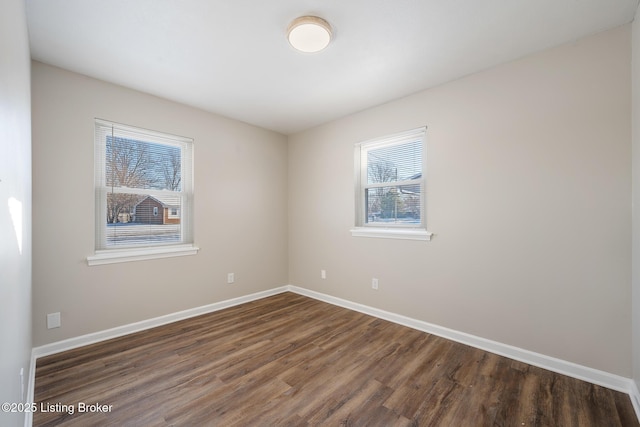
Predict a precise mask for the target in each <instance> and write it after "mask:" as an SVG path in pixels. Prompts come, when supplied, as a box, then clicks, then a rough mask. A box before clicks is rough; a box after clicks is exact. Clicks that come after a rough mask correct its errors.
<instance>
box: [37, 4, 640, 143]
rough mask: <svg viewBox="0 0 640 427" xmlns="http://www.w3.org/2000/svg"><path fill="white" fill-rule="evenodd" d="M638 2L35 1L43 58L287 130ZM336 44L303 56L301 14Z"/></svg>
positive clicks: (563, 38) (578, 31)
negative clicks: (294, 37)
mask: <svg viewBox="0 0 640 427" xmlns="http://www.w3.org/2000/svg"><path fill="white" fill-rule="evenodd" d="M637 6H638V0H268V1H267V0H27V19H28V26H29V33H30V41H31V54H32V57H33V58H34V59H36V60H38V61H42V62H45V63H48V64H52V65H56V66H59V67H62V68H66V69H68V70H72V71H75V72H78V73H81V74H85V75H88V76H92V77H95V78H98V79H102V80H106V81H109V82H113V83H116V84H120V85H123V86H127V87H130V88H133V89H137V90H140V91H143V92H147V93H150V94H154V95H157V96H160V97H164V98H168V99H171V100H175V101H178V102H182V103H184V104H188V105H191V106H195V107H198V108H201V109H204V110H207V111H211V112H215V113H218V114H221V115H224V116H227V117H231V118H235V119H238V120H241V121H244V122H248V123H252V124H255V125H258V126H261V127H264V128H267V129H272V130H276V131H278V132H281V133H284V134H291V133H295V132H297V131H301V130H304V129H308V128H310V127H313V126H316V125H319V124H321V123H325V122H328V121H331V120H333V119H336V118H339V117H342V116H345V115H348V114H350V113H354V112H356V111H360V110H363V109H365V108H368V107H371V106H374V105H378V104H381V103H384V102H387V101H390V100H392V99H396V98H399V97H402V96H405V95H408V94H411V93H414V92H417V91H419V90H422V89H426V88H429V87H432V86H435V85H437V84H440V83H443V82H446V81H450V80H453V79H456V78H459V77H461V76H464V75H467V74H470V73H474V72H477V71H480V70H483V69H486V68H488V67H491V66H494V65H496V64H499V63H503V62H506V61H510V60H513V59H516V58H519V57H522V56H524V55H527V54H529V53H532V52H535V51H539V50H542V49H545V48H548V47H551V46H555V45H558V44H562V43H564V42H568V41H572V40H576V39H578V38H580V37H583V36H585V35H589V34H593V33H596V32H599V31H602V30H606V29H609V28H613V27H616V26H619V25H621V24H625V23H628V22H631V21H632V20H633V17H634V14H635V11H636V8H637ZM309 14H310V15H317V16H320V17H322V18H324V19H326V20H327V21H329V22H330V24H331V25H332V26H333V30H334V35H335V38H334V41H333V42H332V44H331V45H329V47H328V48H327V49H326V50H324V51H322V52H320V53H316V54H301V53H298V52H296V51H295V50H293V48H291V47H290V46H289V44H288V42H287V40H286V38H285V31H286V28H287V26H288V24H289V23H290V22H291V21H292V20H293V19H294V18H296V17H298V16H301V15H309Z"/></svg>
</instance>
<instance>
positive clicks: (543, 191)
mask: <svg viewBox="0 0 640 427" xmlns="http://www.w3.org/2000/svg"><path fill="white" fill-rule="evenodd" d="M630 30H631V27H630V26H624V27H621V28H618V29H614V30H612V31H608V32H605V33H601V34H598V35H595V36H592V37H589V38H586V39H582V40H580V41H577V42H575V43H572V44H568V45H564V46H561V47H558V48H555V49H551V50H547V51H544V52H541V53H538V54H536V55H532V56H529V57H526V58H524V59H521V60H519V61H515V62H512V63H509V64H505V65H502V66H499V67H496V68H493V69H490V70H487V71H485V72H482V73H478V74H475V75H472V76H468V77H466V78H463V79H460V80H457V81H454V82H451V83H448V84H445V85H442V86H439V87H436V88H434V89H431V90H427V91H424V92H421V93H418V94H415V95H412V96H409V97H407V98H403V99H400V100H397V101H394V102H391V103H388V104H386V105H382V106H380V107H377V108H372V109H369V110H366V111H363V112H361V113H359V114H355V115H352V116H350V117H347V118H344V119H341V120H337V121H334V122H331V123H329V124H326V125H324V126H320V127H318V128H315V129H312V130H309V131H306V132H302V133H299V134H297V135H294V136H292V137H290V139H289V217H290V222H289V281H290V283H291V284H293V285H298V286H302V287H305V288H309V289H312V290H314V291H318V292H323V293H327V294H330V295H333V296H336V297H340V298H344V299H347V300H351V301H355V302H358V303H362V304H366V305H369V306H373V307H377V308H381V309H384V310H388V311H391V312H395V313H399V314H403V315H406V316H409V317H412V318H416V319H420V320H423V321H427V322H431V323H434V324H437V325H441V326H444V327H448V328H452V329H455V330H458V331H463V332H467V333H470V334H474V335H477V336H480V337H484V338H487V339H491V340H495V341H498V342H502V343H506V344H510V345H513V346H517V347H521V348H524V349H528V350H531V351H534V352H539V353H542V354H546V355H549V356H553V357H557V358H560V359H564V360H568V361H572V362H575V363H578V364H581V365H585V366H589V367H593V368H596V369H600V370H604V371H607V372H611V373H614V374H618V375H622V376H626V377H630V376H631V370H632V368H631V366H632V362H631V302H630V298H631V285H630V284H631V238H630V236H631V212H630V209H629V207H630V205H631V160H630V156H631V145H630V140H631V116H630V115H631V96H630V93H631V85H630V82H631V76H630V60H631V57H630V52H631V45H630V42H631V33H630ZM422 125H427V126H428V129H427V150H428V152H427V157H428V172H427V194H428V196H427V197H428V201H427V223H428V229H429V230H430V231H432V232H434V233H435V236H434V238H433V240H432V241H431V242H414V241H402V240H384V239H371V238H354V237H351V235H350V233H349V228H350V227H351V226H352V225H353V221H354V219H353V217H354V214H353V209H354V194H353V193H354V191H353V175H354V172H353V145H354V143H357V142H359V141H362V140H367V139H370V138H373V137H376V136H382V135H386V134H390V133H393V132H398V131H402V130H406V129H412V128H416V127H418V126H422ZM321 269H326V271H327V279H326V280H322V279H321V278H320V270H321ZM372 277H377V278H378V279H379V283H380V289H379V290H377V291H374V290H372V289H371V278H372Z"/></svg>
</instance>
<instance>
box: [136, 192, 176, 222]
mask: <svg viewBox="0 0 640 427" xmlns="http://www.w3.org/2000/svg"><path fill="white" fill-rule="evenodd" d="M133 221H134V222H138V223H143V224H180V206H179V204H178V203H177V202H176V200H175V198H171V199H169V198H167V199H164V198H162V197H158V196H156V197H152V196H147V197H145V198H144V199H142V200H141V201H140V202H138V204H136V205H135V206H134V208H133Z"/></svg>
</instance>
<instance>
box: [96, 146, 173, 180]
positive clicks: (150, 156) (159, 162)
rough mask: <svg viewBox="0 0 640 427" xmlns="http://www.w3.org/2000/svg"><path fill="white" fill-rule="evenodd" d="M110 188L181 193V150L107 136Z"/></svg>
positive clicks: (107, 175) (107, 163) (107, 170)
mask: <svg viewBox="0 0 640 427" xmlns="http://www.w3.org/2000/svg"><path fill="white" fill-rule="evenodd" d="M106 138H107V140H106V156H105V160H106V165H105V169H106V176H105V177H106V183H107V186H108V187H129V188H144V189H149V188H153V189H158V190H172V191H181V190H182V179H181V174H182V159H181V152H180V148H179V147H176V146H173V145H166V144H158V143H153V142H145V141H140V140H136V139H130V138H123V137H118V136H112V135H107V136H106Z"/></svg>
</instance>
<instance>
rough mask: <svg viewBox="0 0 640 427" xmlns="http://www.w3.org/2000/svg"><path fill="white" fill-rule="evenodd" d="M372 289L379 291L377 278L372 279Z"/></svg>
mask: <svg viewBox="0 0 640 427" xmlns="http://www.w3.org/2000/svg"><path fill="white" fill-rule="evenodd" d="M371 289H376V290H377V289H378V279H376V278H375V277H374V278H373V279H371Z"/></svg>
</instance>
